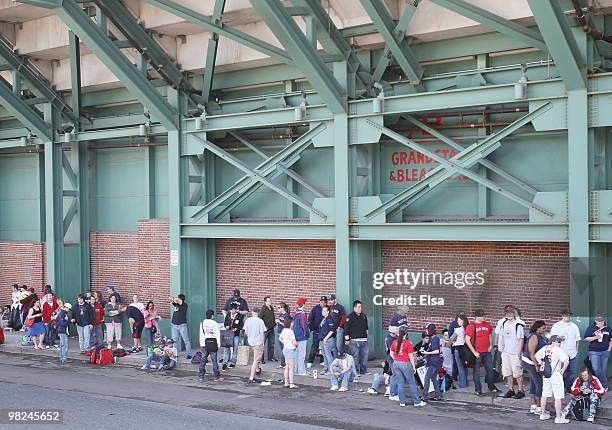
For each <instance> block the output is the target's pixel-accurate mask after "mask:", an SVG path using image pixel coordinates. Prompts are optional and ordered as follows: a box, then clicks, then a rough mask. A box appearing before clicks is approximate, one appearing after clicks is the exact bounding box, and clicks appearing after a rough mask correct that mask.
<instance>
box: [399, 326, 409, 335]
mask: <svg viewBox="0 0 612 430" xmlns="http://www.w3.org/2000/svg"><path fill="white" fill-rule="evenodd" d="M397 331H398V333H399V334H406V333H408V326H407V325H406V324H402V325H401V326H399V327H398V328H397Z"/></svg>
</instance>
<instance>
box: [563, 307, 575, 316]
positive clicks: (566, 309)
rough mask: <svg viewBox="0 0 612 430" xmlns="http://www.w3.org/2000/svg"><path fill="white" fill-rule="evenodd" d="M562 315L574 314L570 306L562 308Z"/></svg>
mask: <svg viewBox="0 0 612 430" xmlns="http://www.w3.org/2000/svg"><path fill="white" fill-rule="evenodd" d="M561 315H574V314H573V313H572V311H571V309H570V308H565V309H562V310H561Z"/></svg>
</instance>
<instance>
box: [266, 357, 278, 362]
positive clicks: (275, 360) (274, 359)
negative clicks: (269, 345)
mask: <svg viewBox="0 0 612 430" xmlns="http://www.w3.org/2000/svg"><path fill="white" fill-rule="evenodd" d="M268 361H274V362H277V361H278V360H277V359H276V358H271V359H269V360H268Z"/></svg>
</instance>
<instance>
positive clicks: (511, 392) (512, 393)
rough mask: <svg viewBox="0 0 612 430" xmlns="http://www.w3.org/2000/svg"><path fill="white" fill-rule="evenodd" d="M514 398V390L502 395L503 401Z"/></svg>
mask: <svg viewBox="0 0 612 430" xmlns="http://www.w3.org/2000/svg"><path fill="white" fill-rule="evenodd" d="M514 396H516V393H515V392H514V390H508V392H506V394H504V396H503V397H504V399H509V398H511V397H514Z"/></svg>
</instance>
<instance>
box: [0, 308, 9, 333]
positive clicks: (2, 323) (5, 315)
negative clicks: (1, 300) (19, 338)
mask: <svg viewBox="0 0 612 430" xmlns="http://www.w3.org/2000/svg"><path fill="white" fill-rule="evenodd" d="M10 320H11V305H6V306H4V307H2V314H1V315H0V328H6V327H8V326H9V324H10Z"/></svg>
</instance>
